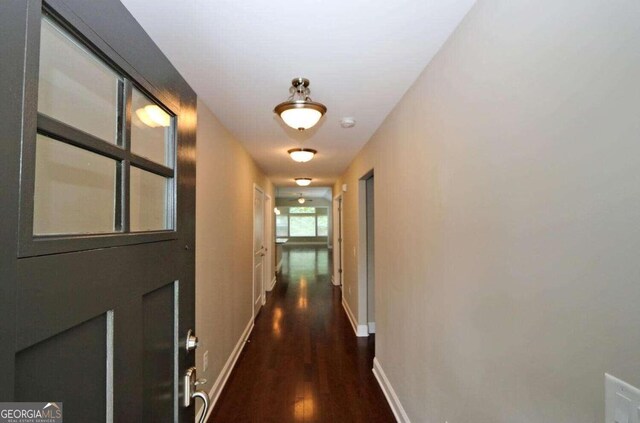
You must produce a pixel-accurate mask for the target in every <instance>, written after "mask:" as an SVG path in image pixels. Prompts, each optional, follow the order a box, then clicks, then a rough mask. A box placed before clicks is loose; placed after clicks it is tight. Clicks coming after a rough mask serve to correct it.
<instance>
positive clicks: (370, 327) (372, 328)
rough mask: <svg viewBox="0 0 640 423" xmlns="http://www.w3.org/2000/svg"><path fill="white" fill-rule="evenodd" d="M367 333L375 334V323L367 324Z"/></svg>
mask: <svg viewBox="0 0 640 423" xmlns="http://www.w3.org/2000/svg"><path fill="white" fill-rule="evenodd" d="M369 333H376V322H369Z"/></svg>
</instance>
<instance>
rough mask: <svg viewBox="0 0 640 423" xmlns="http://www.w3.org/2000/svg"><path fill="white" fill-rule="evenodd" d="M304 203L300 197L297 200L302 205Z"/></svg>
mask: <svg viewBox="0 0 640 423" xmlns="http://www.w3.org/2000/svg"><path fill="white" fill-rule="evenodd" d="M305 201H307V200H305V199H304V198H302V197H300V198H298V203H300V204H304V202H305Z"/></svg>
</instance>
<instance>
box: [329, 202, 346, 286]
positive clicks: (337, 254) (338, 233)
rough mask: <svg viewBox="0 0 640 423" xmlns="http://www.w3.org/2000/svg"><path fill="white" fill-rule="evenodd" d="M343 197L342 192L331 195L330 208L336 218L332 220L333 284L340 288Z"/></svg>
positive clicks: (342, 256)
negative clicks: (331, 204)
mask: <svg viewBox="0 0 640 423" xmlns="http://www.w3.org/2000/svg"><path fill="white" fill-rule="evenodd" d="M343 200H344V197H343V196H342V193H340V194H338V195H336V196H335V197H333V207H332V210H333V212H334V213H335V215H336V217H337V219H334V222H333V229H332V231H333V234H334V235H333V284H334V285H335V286H339V287H340V289H342V286H343V283H342V275H343V274H344V269H342V266H343V265H344V251H343V250H344V248H342V246H343V243H344V228H343V210H344V205H343Z"/></svg>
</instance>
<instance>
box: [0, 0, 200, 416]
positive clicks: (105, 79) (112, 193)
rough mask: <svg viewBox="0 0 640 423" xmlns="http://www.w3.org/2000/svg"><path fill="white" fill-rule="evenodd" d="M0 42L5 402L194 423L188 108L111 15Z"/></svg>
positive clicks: (13, 12)
mask: <svg viewBox="0 0 640 423" xmlns="http://www.w3.org/2000/svg"><path fill="white" fill-rule="evenodd" d="M0 29H1V30H2V41H1V42H0V72H1V73H0V88H1V91H0V93H1V94H2V95H1V96H0V97H1V98H2V100H1V101H0V116H1V117H2V119H0V137H1V142H0V149H1V150H0V179H1V182H2V184H1V187H0V199H1V204H2V209H1V210H0V217H1V219H0V246H1V247H0V248H1V249H0V337H1V338H0V340H1V342H0V402H6V401H29V402H40V401H44V402H53V401H55V402H63V411H64V421H65V422H83V423H85V422H112V421H116V422H139V421H145V422H187V421H193V418H194V409H195V407H194V406H193V405H191V406H190V407H184V406H183V405H182V402H183V398H182V395H181V393H182V392H183V389H184V387H183V386H182V385H181V382H182V380H183V378H182V375H183V374H184V373H185V372H186V371H187V369H188V368H190V367H191V366H193V365H194V361H195V357H194V351H187V349H186V348H185V337H186V335H187V331H188V330H189V329H194V323H195V322H194V320H195V319H194V307H195V302H194V257H195V254H194V252H195V245H194V244H195V123H196V118H195V114H196V96H195V94H194V92H193V91H192V90H191V89H190V88H189V86H188V85H187V84H186V83H185V81H184V80H183V79H182V78H181V77H180V75H179V73H178V72H177V71H176V70H175V69H174V68H173V67H172V66H171V64H170V63H169V62H168V60H167V59H166V58H165V57H164V55H163V54H162V53H161V52H160V51H159V49H158V48H157V47H156V46H155V45H154V44H153V42H152V41H151V40H150V38H149V37H148V36H147V35H146V34H145V33H144V31H143V30H142V28H141V27H140V26H139V25H138V23H137V22H136V21H135V19H133V17H132V16H131V15H130V14H129V13H128V11H127V10H126V9H125V8H124V6H123V5H122V4H121V3H120V2H119V1H117V0H98V1H86V0H55V1H51V2H45V3H41V2H40V1H39V0H3V1H2V2H0ZM192 404H193V402H192Z"/></svg>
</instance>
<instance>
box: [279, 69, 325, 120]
mask: <svg viewBox="0 0 640 423" xmlns="http://www.w3.org/2000/svg"><path fill="white" fill-rule="evenodd" d="M291 85H292V87H291V88H289V91H291V96H289V98H288V99H287V101H285V102H282V103H280V104H278V105H277V106H276V107H275V109H273V111H274V112H275V113H276V114H277V115H278V116H280V118H281V119H282V120H283V121H284V123H286V124H287V125H288V126H290V127H292V128H293V129H297V130H299V131H304V130H305V129H309V128H311V127H313V126H315V124H316V123H318V121H319V120H320V118H321V117H322V115H324V114H325V113H327V107H326V106H325V105H324V104H322V103H316V102H315V101H313V100H311V97H309V94H310V92H311V91H310V90H309V80H308V79H306V78H294V79H293V80H292V81H291Z"/></svg>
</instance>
